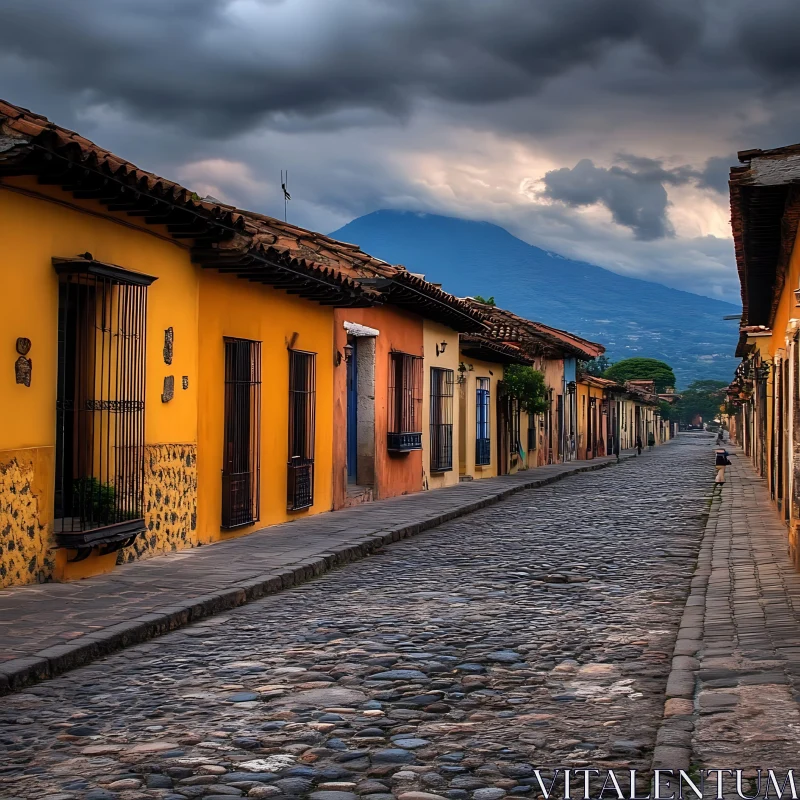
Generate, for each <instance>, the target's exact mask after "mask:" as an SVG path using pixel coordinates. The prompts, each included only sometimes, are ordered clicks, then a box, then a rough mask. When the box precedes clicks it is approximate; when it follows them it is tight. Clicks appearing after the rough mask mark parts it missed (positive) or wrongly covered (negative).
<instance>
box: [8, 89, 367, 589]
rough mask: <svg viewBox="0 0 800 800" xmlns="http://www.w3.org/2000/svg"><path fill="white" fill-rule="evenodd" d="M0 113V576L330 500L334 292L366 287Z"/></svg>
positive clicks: (217, 211) (353, 299) (66, 574)
mask: <svg viewBox="0 0 800 800" xmlns="http://www.w3.org/2000/svg"><path fill="white" fill-rule="evenodd" d="M0 126H2V133H3V134H4V136H5V137H6V142H7V146H6V147H5V148H4V150H3V153H2V154H0V172H2V175H3V183H2V185H0V220H2V222H0V225H2V238H3V245H4V250H3V255H2V261H0V285H1V286H2V289H3V295H4V297H5V298H7V300H8V304H7V305H8V311H7V312H6V313H4V314H3V315H2V317H0V331H2V340H4V341H6V342H7V343H11V347H7V348H6V353H5V355H4V356H3V359H2V362H4V363H5V366H6V371H5V378H4V386H3V390H2V392H0V397H2V400H0V403H1V404H2V408H1V409H0V410H2V412H3V414H4V419H5V420H7V421H13V424H5V425H3V428H2V432H1V434H0V509H2V511H1V512H0V516H1V517H2V519H3V524H2V525H0V530H2V534H0V585H2V586H7V585H12V584H22V583H31V582H37V581H39V582H41V581H46V580H66V579H71V578H78V577H83V576H86V575H92V574H97V573H99V572H104V571H107V570H109V569H113V567H114V565H115V564H117V563H120V562H123V561H130V560H134V559H139V558H145V557H149V556H152V555H156V554H159V553H163V552H168V551H172V550H177V549H181V548H184V547H193V546H195V545H198V544H205V543H210V542H214V541H219V540H223V539H225V538H228V537H230V536H236V535H241V534H243V533H248V532H250V531H252V530H255V529H256V528H261V527H263V526H264V525H269V524H273V523H276V522H283V521H286V520H289V519H294V518H296V517H297V516H298V515H304V514H313V513H318V512H319V511H327V510H329V509H330V508H331V505H332V496H331V495H332V488H331V482H330V474H331V471H332V466H333V410H332V409H333V404H332V403H331V402H329V400H330V398H331V397H332V395H333V382H334V369H335V367H334V364H333V361H332V358H331V354H332V353H333V340H334V311H333V308H332V307H333V305H342V306H347V305H356V306H358V305H367V304H369V303H371V302H372V300H371V299H370V298H369V296H368V295H369V290H368V289H364V288H361V287H359V286H357V285H356V284H355V283H354V282H352V281H350V280H349V279H347V278H344V277H342V276H341V275H340V274H334V273H333V272H332V271H327V272H326V271H325V270H324V269H323V268H320V265H318V264H314V263H309V262H304V263H300V262H299V261H297V260H296V259H293V257H292V256H291V255H290V254H289V251H290V249H291V248H292V247H293V246H298V245H297V244H296V243H293V242H292V241H291V240H290V239H289V238H288V237H286V231H283V232H281V233H282V234H283V236H284V241H281V242H279V241H278V240H279V238H280V235H279V233H278V232H273V231H270V230H268V225H267V223H266V222H265V221H264V220H263V219H262V218H259V217H257V216H248V215H244V214H241V213H239V212H236V211H235V210H232V209H228V208H226V207H221V206H219V205H214V204H210V203H205V202H202V201H199V200H197V199H196V197H195V196H193V195H192V194H191V193H190V192H188V191H187V190H185V189H183V188H182V187H179V186H177V185H176V184H172V183H169V182H166V181H163V180H161V179H158V178H156V177H155V176H152V175H149V174H148V173H143V172H141V171H139V170H137V169H136V168H135V167H134V166H133V165H131V164H128V163H126V162H124V161H122V160H120V159H117V158H116V157H114V156H113V155H111V154H110V153H107V152H106V151H103V150H101V149H100V148H97V147H96V146H95V145H93V144H92V143H91V142H88V141H87V140H85V139H82V138H81V137H79V136H77V135H75V134H73V133H71V132H69V131H64V130H63V129H59V128H57V127H56V126H54V125H52V124H50V123H48V122H47V120H45V119H44V118H41V117H37V116H35V115H32V114H30V113H29V112H25V111H23V110H21V109H17V108H15V107H13V106H8V105H5V104H2V105H0ZM267 239H270V240H271V242H270V243H271V244H275V245H278V247H279V248H280V249H275V248H272V249H265V248H264V243H265V241H266V240H267ZM243 277H245V278H248V280H246V281H245V280H241V278H243ZM287 289H289V290H290V292H291V293H289V292H287V291H286V290H287ZM14 343H16V344H14ZM318 396H322V397H324V398H326V402H324V403H320V402H318V400H317V398H318Z"/></svg>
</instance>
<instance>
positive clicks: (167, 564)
mask: <svg viewBox="0 0 800 800" xmlns="http://www.w3.org/2000/svg"><path fill="white" fill-rule="evenodd" d="M627 457H629V456H628V455H627V454H626V455H624V456H623V458H627ZM613 463H615V459H614V458H613V457H607V458H598V459H594V460H593V461H576V462H571V463H569V464H554V465H551V466H546V467H539V468H537V469H532V470H527V471H525V472H520V473H517V474H516V475H509V476H503V477H500V478H487V479H485V480H478V481H469V482H465V483H460V484H458V485H457V486H453V487H449V488H447V489H438V490H436V491H432V492H420V493H418V494H413V495H406V496H404V497H397V498H393V499H391V500H383V501H378V502H375V503H369V504H365V505H360V506H356V507H354V508H349V509H345V510H342V511H336V512H331V513H326V514H318V515H316V516H313V517H307V518H305V519H302V520H297V521H296V522H290V523H286V524H284V525H276V526H273V527H270V528H265V529H263V530H262V531H259V532H257V533H254V534H251V535H249V536H244V537H241V538H239V539H233V540H231V541H228V542H223V543H218V544H214V545H210V546H205V547H198V548H194V549H191V550H182V551H179V552H176V553H169V554H167V555H164V556H160V557H156V558H152V559H149V560H146V561H139V562H135V563H132V564H126V565H122V566H118V567H117V568H116V569H115V570H114V572H112V573H111V574H109V575H103V576H98V577H95V578H90V579H88V580H84V581H77V582H73V583H48V584H41V585H35V586H23V587H18V588H12V589H6V590H3V591H0V694H4V693H6V692H8V691H13V690H16V689H19V688H22V687H24V686H26V685H28V684H31V683H35V682H37V681H40V680H43V679H45V678H48V677H52V676H54V675H57V674H59V673H62V672H65V671H67V670H69V669H74V668H75V667H78V666H81V665H82V664H86V663H88V662H90V661H93V660H95V659H97V658H100V657H102V656H104V655H106V654H107V653H110V652H113V651H114V650H119V649H121V648H124V647H128V646H130V645H133V644H136V643H139V642H142V641H145V640H147V639H150V638H153V637H155V636H159V635H161V634H163V633H166V632H167V631H170V630H173V629H175V628H178V627H181V626H183V625H187V624H189V623H191V622H195V621H197V620H198V619H202V618H203V617H208V616H211V615H213V614H217V613H219V612H221V611H225V610H227V609H230V608H233V607H235V606H239V605H242V604H244V603H247V602H250V601H252V600H256V599H258V598H259V597H263V596H264V595H267V594H272V593H275V592H278V591H281V590H282V589H286V588H287V587H290V586H293V585H295V584H298V583H302V582H303V581H306V580H309V579H310V578H313V577H315V576H317V575H321V574H322V573H324V572H326V571H328V570H330V569H332V568H334V567H336V566H340V565H342V564H346V563H348V562H351V561H355V560H357V559H360V558H363V557H364V556H367V555H369V554H370V553H373V552H375V551H376V550H379V549H381V548H382V547H384V546H385V545H387V544H390V543H391V542H393V541H397V540H399V539H402V538H406V537H408V536H413V535H414V534H417V533H420V532H421V531H424V530H427V529H429V528H432V527H434V526H436V525H439V524H441V523H442V522H446V521H447V520H449V519H454V518H455V517H459V516H462V515H464V514H469V513H470V512H472V511H476V510H477V509H479V508H482V507H483V506H486V505H489V504H491V503H496V502H498V501H500V500H502V499H504V498H505V497H508V496H510V495H511V494H514V493H515V492H519V491H522V490H524V489H529V488H536V487H538V486H543V485H545V484H548V483H552V482H554V481H557V480H561V479H562V478H566V477H568V476H570V475H574V474H577V473H579V472H586V471H589V470H595V469H600V468H602V467H606V466H609V465H611V464H613Z"/></svg>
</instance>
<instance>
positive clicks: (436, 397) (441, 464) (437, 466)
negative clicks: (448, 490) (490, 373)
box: [429, 367, 456, 472]
mask: <svg viewBox="0 0 800 800" xmlns="http://www.w3.org/2000/svg"><path fill="white" fill-rule="evenodd" d="M430 380H431V386H430V409H429V417H430V419H429V425H430V448H431V449H430V470H431V472H452V470H453V397H454V395H455V382H456V381H455V371H454V370H452V369H446V368H443V367H431V372H430Z"/></svg>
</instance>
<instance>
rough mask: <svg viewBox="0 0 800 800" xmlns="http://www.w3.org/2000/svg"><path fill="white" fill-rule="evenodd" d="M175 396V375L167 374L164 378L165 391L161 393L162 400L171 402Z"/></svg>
mask: <svg viewBox="0 0 800 800" xmlns="http://www.w3.org/2000/svg"><path fill="white" fill-rule="evenodd" d="M173 397H175V376H174V375H167V377H166V378H164V391H163V392H162V394H161V402H162V403H169V401H170V400H172V398H173Z"/></svg>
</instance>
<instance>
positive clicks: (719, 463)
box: [714, 448, 731, 483]
mask: <svg viewBox="0 0 800 800" xmlns="http://www.w3.org/2000/svg"><path fill="white" fill-rule="evenodd" d="M715 452H716V460H715V462H714V467H715V468H716V470H717V476H716V478H714V483H725V467H728V466H730V463H731V460H730V459H729V458H728V451H727V450H725V449H723V448H719V449H718V450H716V451H715Z"/></svg>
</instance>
